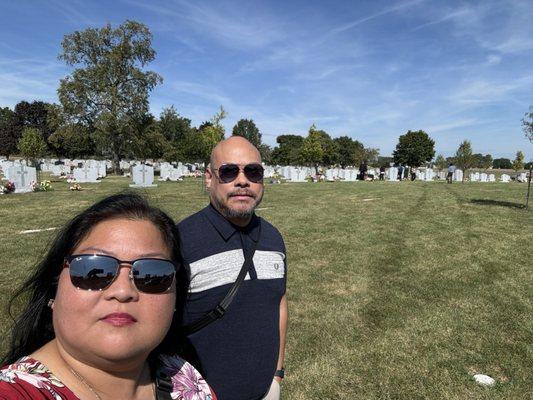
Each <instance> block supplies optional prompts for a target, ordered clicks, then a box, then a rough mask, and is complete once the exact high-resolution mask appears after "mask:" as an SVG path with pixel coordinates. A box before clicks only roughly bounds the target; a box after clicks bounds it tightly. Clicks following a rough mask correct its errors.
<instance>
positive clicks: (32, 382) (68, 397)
mask: <svg viewBox="0 0 533 400" xmlns="http://www.w3.org/2000/svg"><path fill="white" fill-rule="evenodd" d="M160 361H161V366H160V368H161V371H162V372H163V373H165V374H166V375H167V376H169V377H170V379H171V382H172V392H171V393H170V395H171V397H172V399H175V400H216V396H215V394H214V393H213V392H212V390H211V388H210V387H209V385H208V384H207V383H206V381H205V380H204V378H202V376H201V375H200V373H199V372H198V371H197V370H196V369H195V368H194V367H193V366H192V365H191V364H189V363H188V362H187V361H185V360H183V359H181V358H179V357H171V356H161V357H160ZM15 399H17V400H20V399H39V400H41V399H46V400H79V398H78V397H77V396H76V395H75V394H74V393H73V392H72V391H71V390H70V389H69V388H68V387H66V386H65V385H64V384H63V382H61V381H60V380H59V379H58V378H57V377H56V376H54V374H52V372H51V371H50V370H48V368H46V366H45V365H43V364H41V363H40V362H39V361H37V360H35V359H33V358H31V357H22V358H21V359H19V360H18V361H17V362H15V363H14V364H10V365H6V366H4V367H2V368H1V369H0V400H15Z"/></svg>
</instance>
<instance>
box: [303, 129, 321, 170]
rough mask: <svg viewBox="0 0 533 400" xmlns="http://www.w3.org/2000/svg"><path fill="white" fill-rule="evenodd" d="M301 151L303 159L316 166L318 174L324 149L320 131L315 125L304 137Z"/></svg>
mask: <svg viewBox="0 0 533 400" xmlns="http://www.w3.org/2000/svg"><path fill="white" fill-rule="evenodd" d="M301 153H302V159H303V161H304V162H306V163H308V164H311V165H312V166H314V167H315V172H316V174H317V175H318V166H319V165H320V164H321V163H322V161H323V160H324V149H323V148H322V144H321V136H320V133H319V132H318V131H317V130H315V129H313V127H311V129H310V130H309V135H307V137H306V138H305V139H304V142H303V145H302V150H301Z"/></svg>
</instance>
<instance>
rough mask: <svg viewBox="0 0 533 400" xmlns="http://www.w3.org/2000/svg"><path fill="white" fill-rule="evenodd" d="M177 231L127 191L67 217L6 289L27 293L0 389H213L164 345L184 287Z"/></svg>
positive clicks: (37, 395) (102, 392)
mask: <svg viewBox="0 0 533 400" xmlns="http://www.w3.org/2000/svg"><path fill="white" fill-rule="evenodd" d="M177 237H178V236H177V233H176V231H175V225H174V222H173V221H172V219H170V218H169V217H168V216H167V215H166V214H165V213H163V212H162V211H160V210H158V209H156V208H153V207H151V206H149V205H148V203H147V202H146V201H145V200H144V199H143V198H142V197H140V196H137V195H133V194H121V195H115V196H111V197H108V198H106V199H104V200H102V201H100V202H98V203H97V204H95V205H93V206H92V207H90V208H89V209H87V210H86V211H84V212H82V213H81V214H79V215H78V216H76V217H75V218H74V219H73V220H72V221H70V223H68V225H67V226H66V227H65V228H64V229H63V230H62V232H61V233H60V234H59V235H58V237H57V238H56V240H55V241H54V243H53V244H52V246H51V249H50V250H49V252H48V254H47V255H46V257H45V258H44V260H42V261H41V262H40V263H39V264H38V266H37V269H36V271H35V273H34V274H33V276H32V277H31V278H29V280H28V281H27V282H26V283H25V284H24V285H23V286H22V289H20V290H19V291H18V292H17V293H16V294H15V297H18V296H20V295H21V294H23V293H28V294H29V296H28V297H29V299H30V300H29V302H28V304H27V305H26V307H25V309H24V310H23V311H22V313H21V315H20V316H19V317H18V318H17V320H16V321H15V324H14V326H13V332H12V338H11V347H10V350H9V352H8V354H7V355H6V356H5V357H4V359H3V360H2V364H8V365H5V366H4V367H3V368H2V369H1V370H0V399H68V400H71V399H81V400H86V399H102V400H103V399H143V400H144V399H170V398H179V399H181V398H184V399H188V400H192V399H202V400H204V399H206V400H209V399H215V395H214V394H213V393H212V392H211V390H210V388H209V386H208V385H207V384H206V383H205V381H204V380H203V378H202V377H201V376H200V374H199V373H198V372H197V371H196V370H195V369H194V368H193V367H192V366H191V365H190V364H188V363H187V362H185V361H184V360H182V359H180V358H178V357H171V356H168V355H166V354H173V353H174V352H175V351H176V349H177V348H178V343H176V342H175V341H174V340H173V339H172V338H173V337H175V336H176V335H172V336H171V335H167V333H168V332H169V331H173V332H174V333H175V332H177V331H178V329H179V326H180V323H181V316H182V311H183V304H184V299H185V296H186V292H187V289H188V279H187V273H186V272H185V269H184V268H183V267H182V266H181V257H180V253H179V243H178V239H177ZM12 302H13V300H12ZM12 302H11V304H12Z"/></svg>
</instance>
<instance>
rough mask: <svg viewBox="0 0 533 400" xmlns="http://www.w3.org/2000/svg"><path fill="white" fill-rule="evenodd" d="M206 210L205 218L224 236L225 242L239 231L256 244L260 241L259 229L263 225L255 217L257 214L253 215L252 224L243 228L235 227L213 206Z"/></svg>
mask: <svg viewBox="0 0 533 400" xmlns="http://www.w3.org/2000/svg"><path fill="white" fill-rule="evenodd" d="M204 210H205V216H206V217H207V219H208V220H209V222H210V223H211V225H213V227H214V228H215V229H216V230H217V232H218V233H219V234H220V236H222V238H223V239H224V241H228V239H229V238H230V237H231V236H232V235H233V234H234V233H235V232H237V231H240V232H242V233H244V234H245V235H248V237H249V238H250V239H252V240H253V241H254V242H257V241H258V240H259V227H260V225H261V220H260V218H259V217H258V216H257V215H255V213H254V214H253V215H252V219H251V221H250V223H249V224H248V225H246V226H245V227H244V228H241V227H237V226H235V225H233V224H232V223H231V222H229V221H228V220H227V219H226V218H224V216H223V215H222V214H220V213H219V212H218V210H217V209H216V208H215V207H213V205H212V204H209V205H208V206H207V207H206V208H205V209H204Z"/></svg>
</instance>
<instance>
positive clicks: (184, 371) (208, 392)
mask: <svg viewBox="0 0 533 400" xmlns="http://www.w3.org/2000/svg"><path fill="white" fill-rule="evenodd" d="M159 360H160V367H159V368H160V372H162V373H163V374H165V375H166V376H168V377H169V378H170V381H171V383H172V397H173V398H174V396H177V398H178V399H179V398H181V397H183V398H186V399H188V400H200V399H201V400H216V396H215V394H214V392H213V390H212V389H211V388H210V387H209V385H208V384H207V382H206V381H205V379H204V378H203V377H202V375H201V374H200V372H198V370H196V368H194V367H193V366H192V364H190V363H189V362H187V361H185V360H184V359H183V358H180V357H178V356H169V355H160V356H159ZM180 396H181V397H180Z"/></svg>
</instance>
